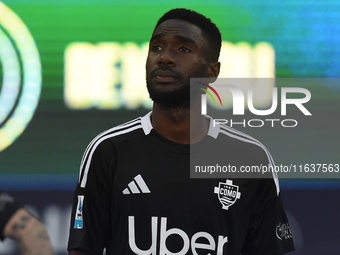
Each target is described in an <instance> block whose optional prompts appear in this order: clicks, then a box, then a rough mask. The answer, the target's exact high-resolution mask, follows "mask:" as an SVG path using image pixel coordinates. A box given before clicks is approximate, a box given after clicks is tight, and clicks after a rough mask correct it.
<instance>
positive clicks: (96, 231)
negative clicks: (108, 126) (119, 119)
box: [68, 143, 114, 254]
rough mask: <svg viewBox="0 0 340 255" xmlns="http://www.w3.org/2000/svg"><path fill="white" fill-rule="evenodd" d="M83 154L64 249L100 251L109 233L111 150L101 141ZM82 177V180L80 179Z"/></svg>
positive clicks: (100, 252)
mask: <svg viewBox="0 0 340 255" xmlns="http://www.w3.org/2000/svg"><path fill="white" fill-rule="evenodd" d="M87 152H88V153H87V154H86V152H85V155H84V158H85V160H84V162H83V163H84V164H83V165H84V166H85V168H86V164H88V170H86V169H85V168H83V169H82V170H81V171H80V178H79V181H78V184H77V187H76V190H75V193H74V198H73V208H72V215H71V224H70V236H69V242H68V250H69V251H70V250H72V249H82V250H84V251H85V252H86V254H102V253H103V249H104V247H105V246H106V243H107V240H108V236H109V233H110V231H109V226H110V224H109V222H110V211H111V210H110V209H111V199H110V197H111V195H110V194H111V190H110V187H111V185H110V180H111V172H112V171H113V168H114V151H113V149H112V147H111V146H110V145H109V143H102V144H100V145H98V147H97V148H95V149H93V153H92V154H91V152H90V151H87ZM84 178H86V182H83V181H82V180H84Z"/></svg>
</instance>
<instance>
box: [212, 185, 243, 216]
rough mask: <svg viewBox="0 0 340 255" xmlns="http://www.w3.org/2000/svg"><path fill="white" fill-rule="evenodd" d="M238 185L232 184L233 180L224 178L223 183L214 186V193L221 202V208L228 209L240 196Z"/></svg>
mask: <svg viewBox="0 0 340 255" xmlns="http://www.w3.org/2000/svg"><path fill="white" fill-rule="evenodd" d="M238 190H239V187H238V186H237V185H234V184H233V181H231V180H228V179H227V180H226V182H225V183H223V182H220V183H219V186H218V187H215V190H214V193H215V194H217V195H218V199H219V200H220V202H221V204H222V209H224V210H228V209H229V207H230V206H232V205H233V204H235V202H236V200H237V199H240V198H241V192H239V191H238Z"/></svg>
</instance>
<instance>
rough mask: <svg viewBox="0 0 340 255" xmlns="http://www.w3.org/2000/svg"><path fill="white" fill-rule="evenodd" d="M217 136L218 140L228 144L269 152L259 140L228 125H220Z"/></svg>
mask: <svg viewBox="0 0 340 255" xmlns="http://www.w3.org/2000/svg"><path fill="white" fill-rule="evenodd" d="M216 138H217V139H216V140H217V141H220V142H222V143H225V144H228V146H232V147H237V148H242V149H251V150H260V151H267V152H268V150H267V148H266V147H265V146H264V145H263V144H262V143H261V142H260V141H259V140H257V139H255V138H254V137H252V136H251V135H248V134H246V133H244V132H241V131H239V130H236V129H234V128H231V127H229V126H227V125H220V126H219V130H218V137H216Z"/></svg>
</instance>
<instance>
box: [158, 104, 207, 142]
mask: <svg viewBox="0 0 340 255" xmlns="http://www.w3.org/2000/svg"><path fill="white" fill-rule="evenodd" d="M151 118H152V126H153V128H154V129H155V130H156V131H157V132H158V133H159V134H161V135H162V136H163V137H165V138H167V139H168V140H170V141H173V142H176V143H180V144H190V143H196V142H199V141H200V140H202V139H203V138H204V137H205V136H206V134H207V132H208V128H209V123H208V121H207V119H206V118H204V116H202V115H201V114H199V113H198V114H197V113H196V112H193V111H192V110H191V111H190V108H187V107H178V108H168V107H164V106H162V105H159V104H157V103H155V104H154V106H153V112H152V117H151ZM190 125H191V129H190ZM190 135H191V139H190Z"/></svg>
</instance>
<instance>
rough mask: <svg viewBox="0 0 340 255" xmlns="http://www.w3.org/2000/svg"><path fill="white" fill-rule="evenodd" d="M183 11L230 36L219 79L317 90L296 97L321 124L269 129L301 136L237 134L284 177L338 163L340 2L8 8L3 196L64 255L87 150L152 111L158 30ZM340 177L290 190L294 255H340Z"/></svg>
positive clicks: (2, 80)
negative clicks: (150, 70) (148, 63)
mask: <svg viewBox="0 0 340 255" xmlns="http://www.w3.org/2000/svg"><path fill="white" fill-rule="evenodd" d="M177 7H185V8H190V9H193V10H196V11H198V12H200V13H202V14H204V15H206V16H207V17H209V18H211V19H212V21H213V22H214V23H216V24H217V26H218V27H219V29H220V30H221V33H222V37H223V47H222V52H221V57H220V61H221V63H222V70H221V75H220V77H237V78H269V79H273V78H282V79H284V80H285V81H288V84H289V79H293V81H294V83H292V84H294V86H295V87H297V85H296V84H297V82H298V80H299V79H304V78H313V79H312V80H309V82H307V83H305V82H302V83H301V85H300V86H298V87H304V88H306V89H308V90H309V91H310V92H311V94H312V99H311V100H310V101H309V102H308V103H306V104H305V106H306V108H308V110H309V111H310V112H311V113H312V116H304V115H303V114H302V113H301V111H300V110H299V109H297V108H296V107H293V106H292V107H291V108H288V109H287V116H281V115H280V110H279V108H278V111H277V112H276V113H275V114H273V116H272V117H271V118H277V119H295V120H297V121H298V123H299V124H298V126H297V127H296V128H284V127H282V126H281V125H278V126H275V127H270V126H268V125H267V126H264V127H262V128H249V127H246V128H244V127H242V126H240V127H238V126H235V128H237V129H240V130H242V131H246V132H247V133H250V134H251V135H253V136H254V137H255V138H257V139H259V140H260V141H261V142H262V143H263V144H265V145H266V146H267V147H268V148H269V150H270V151H271V153H272V156H273V158H274V159H275V161H276V164H278V165H280V164H285V165H289V164H296V165H297V166H299V165H300V164H302V165H304V164H312V163H314V164H339V163H340V160H339V154H340V148H339V147H340V146H339V144H340V137H339V126H340V125H339V117H340V83H339V81H340V80H338V79H337V78H338V77H340V47H339V46H340V1H337V0H323V1H308V0H301V1H298V0H286V1H279V0H275V1H274V0H258V1H253V0H243V1H232V0H211V1H209V2H207V1H201V0H195V1H193V0H181V1H176V0H175V1H171V4H169V2H168V1H157V3H155V2H154V1H151V0H144V1H137V0H131V1H123V0H115V1H111V0H59V1H51V0H8V1H2V2H0V66H1V68H0V189H1V190H4V191H7V192H8V193H9V194H11V195H12V196H14V197H15V198H16V199H17V200H18V201H20V202H22V203H23V204H25V205H26V206H27V207H28V208H29V209H30V210H31V211H32V212H33V213H34V214H36V215H37V216H38V217H40V219H41V220H42V221H43V222H44V223H45V224H46V226H47V228H48V230H49V233H50V236H51V240H52V244H53V248H54V250H55V253H56V254H60V255H62V254H67V252H66V246H67V238H68V227H69V221H70V213H71V203H72V196H73V190H74V188H75V186H76V182H77V177H78V171H79V164H80V160H81V157H82V154H83V152H84V150H85V148H86V146H87V144H88V143H89V142H90V141H91V140H92V138H94V137H95V136H96V135H97V134H98V133H100V132H102V131H104V130H106V129H108V128H110V127H112V126H115V125H117V124H121V123H123V122H125V121H128V120H131V119H132V118H135V117H138V116H141V115H144V114H145V113H146V112H148V111H150V109H151V102H150V100H149V99H148V94H147V91H146V89H145V71H144V69H145V67H144V66H145V59H146V55H147V50H148V40H149V39H150V37H151V33H152V31H153V29H154V26H155V24H156V22H157V20H158V18H159V17H160V16H161V15H162V14H164V13H165V12H166V11H168V10H169V9H171V8H177ZM277 86H278V87H280V86H279V85H277ZM285 86H288V85H287V82H285ZM208 113H209V111H208ZM247 114H249V113H247ZM246 117H249V116H248V115H247V116H246ZM246 117H245V118H246ZM252 118H255V117H254V116H253V117H252ZM256 118H257V119H258V117H256ZM339 175H340V174H335V175H334V178H332V179H329V178H324V176H317V175H313V174H310V175H305V176H304V178H300V177H299V178H298V176H296V178H294V176H290V177H289V178H285V176H283V177H282V178H281V180H280V184H281V191H282V192H281V194H282V198H283V202H284V204H285V208H286V210H287V214H288V216H289V218H290V223H291V227H292V231H293V235H294V238H295V245H296V249H297V250H296V252H293V253H291V254H305V255H314V254H315V255H319V254H323V255H330V254H340V245H339V242H338V241H339V239H340V227H339V225H340V224H339V222H340V221H339V215H340V203H339V202H338V201H340V180H339V179H338V178H339ZM316 177H317V178H316ZM0 253H1V254H8V255H10V254H17V249H16V247H15V244H14V243H13V242H12V241H11V240H6V241H5V242H2V243H0Z"/></svg>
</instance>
